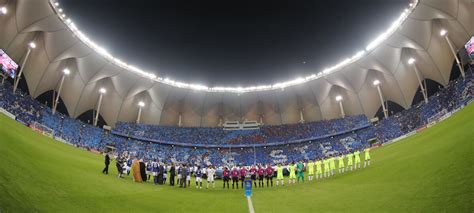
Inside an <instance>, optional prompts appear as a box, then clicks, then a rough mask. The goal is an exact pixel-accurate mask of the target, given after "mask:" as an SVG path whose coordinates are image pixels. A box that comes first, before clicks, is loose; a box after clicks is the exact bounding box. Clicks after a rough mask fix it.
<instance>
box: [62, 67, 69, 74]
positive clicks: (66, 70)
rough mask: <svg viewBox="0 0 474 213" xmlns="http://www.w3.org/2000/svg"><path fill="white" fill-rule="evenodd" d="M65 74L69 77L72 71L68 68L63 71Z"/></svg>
mask: <svg viewBox="0 0 474 213" xmlns="http://www.w3.org/2000/svg"><path fill="white" fill-rule="evenodd" d="M63 73H64V75H69V74H70V73H71V71H70V70H69V69H68V68H66V69H63Z"/></svg>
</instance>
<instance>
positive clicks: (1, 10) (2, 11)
mask: <svg viewBox="0 0 474 213" xmlns="http://www.w3.org/2000/svg"><path fill="white" fill-rule="evenodd" d="M0 12H1V13H2V15H5V14H7V12H8V10H7V7H1V8H0Z"/></svg>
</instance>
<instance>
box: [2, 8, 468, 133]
mask: <svg viewBox="0 0 474 213" xmlns="http://www.w3.org/2000/svg"><path fill="white" fill-rule="evenodd" d="M0 5H6V6H7V7H8V13H7V14H6V15H3V16H0V33H1V36H0V48H2V49H4V50H5V51H6V52H7V53H8V54H9V55H10V56H11V57H12V58H13V59H14V60H15V61H17V62H18V63H20V61H21V60H22V59H23V57H24V56H25V53H26V51H27V44H28V43H29V42H30V41H32V40H34V41H35V43H36V45H37V48H36V49H34V50H33V51H32V52H31V55H30V58H29V60H28V61H27V63H26V65H25V67H24V71H23V73H24V77H25V79H26V81H27V83H28V89H29V91H30V93H31V95H32V96H33V97H37V96H39V95H41V94H43V93H44V92H47V91H50V90H57V89H58V88H57V86H58V81H59V80H60V78H61V76H62V70H63V69H64V68H66V67H67V68H68V69H69V70H71V75H69V76H68V77H67V78H66V80H65V84H64V87H63V89H62V91H61V98H62V100H63V101H64V104H65V105H66V107H67V110H68V112H69V114H70V116H71V117H74V118H76V117H78V116H79V115H81V114H82V113H84V112H86V111H88V110H90V109H93V108H94V106H95V104H96V102H97V98H98V95H99V93H98V90H99V88H101V87H104V88H106V89H107V94H106V95H105V96H104V99H103V108H102V110H101V113H100V114H101V115H102V117H103V118H104V119H105V120H106V122H107V123H108V124H110V125H112V126H113V125H114V124H115V123H116V122H117V121H129V122H132V121H135V120H136V116H137V112H138V106H137V103H138V102H139V101H144V102H145V103H146V107H145V108H143V112H142V113H143V114H142V116H143V117H142V119H141V120H142V122H144V123H149V124H160V125H176V124H177V123H178V117H179V114H181V115H182V116H181V117H182V122H183V125H184V126H202V127H207V126H217V124H218V123H219V118H220V117H221V116H222V118H223V119H224V120H244V119H248V120H260V119H259V117H260V115H262V116H263V121H264V123H265V124H285V123H296V122H298V121H299V119H300V113H299V112H300V111H303V114H304V118H305V120H306V121H316V120H321V119H331V118H337V117H340V111H339V108H338V105H337V102H336V100H335V97H336V96H337V95H341V96H342V97H343V105H344V109H345V112H346V115H355V114H365V115H367V117H369V118H370V117H373V116H374V114H375V113H376V111H377V110H378V109H379V108H380V106H381V104H380V101H379V97H378V94H377V90H376V89H375V87H374V86H373V84H372V82H373V80H375V79H378V80H380V81H381V89H382V92H383V95H384V98H385V99H387V100H390V101H393V102H395V103H397V104H399V105H400V106H402V107H404V108H409V107H410V105H411V102H412V100H413V97H414V96H415V93H416V91H417V89H418V82H417V80H416V76H415V73H414V71H413V67H411V66H409V65H408V64H407V63H406V62H407V60H408V59H409V58H411V57H414V58H416V60H417V64H416V65H417V67H418V69H419V71H420V72H421V75H422V78H427V79H431V80H433V81H436V82H438V83H440V84H441V85H447V83H448V81H449V76H450V71H451V67H452V65H453V61H454V57H453V55H452V53H451V52H450V49H449V46H448V44H447V42H446V41H445V40H444V38H443V37H441V36H440V35H439V32H440V30H441V29H446V30H447V31H448V32H449V37H450V39H451V40H452V42H453V44H454V46H455V47H456V48H457V49H460V48H462V46H463V45H464V44H465V42H466V41H467V40H469V38H470V37H471V35H473V34H474V15H473V14H474V3H472V1H470V0H420V2H419V4H418V5H417V7H416V8H415V9H414V11H413V12H412V13H411V14H410V15H409V17H408V18H407V20H406V21H405V22H404V23H403V25H402V26H401V27H400V28H399V29H397V30H396V32H395V33H394V34H392V35H391V36H390V37H389V38H388V39H387V40H385V41H383V42H382V43H381V44H380V45H379V46H377V47H376V48H375V49H374V50H373V51H371V52H368V53H367V54H366V56H364V57H363V58H362V59H360V60H358V61H357V62H355V63H352V64H350V65H348V66H346V67H344V68H342V69H341V70H340V71H337V72H333V73H330V74H328V75H326V76H324V77H323V78H318V79H316V80H313V81H310V82H306V83H304V84H300V85H296V86H290V87H287V88H285V89H284V90H280V89H278V90H268V91H257V92H247V93H242V94H236V93H229V92H206V91H195V90H191V89H184V88H178V87H174V86H170V85H167V84H163V83H160V82H157V81H153V80H150V79H148V78H145V77H143V76H140V75H138V74H136V73H133V72H130V71H128V70H125V69H123V68H121V67H118V66H116V65H115V64H113V63H111V62H110V61H108V60H107V59H105V58H104V57H103V56H102V55H100V54H99V53H97V52H95V51H94V50H92V49H91V48H89V47H88V46H87V45H85V44H84V43H83V42H82V41H81V40H79V39H78V38H77V37H75V36H74V35H73V33H72V32H71V31H70V30H69V29H68V28H67V26H66V25H65V24H64V23H63V22H62V21H61V20H60V19H59V18H58V16H57V14H56V13H55V12H54V10H53V9H52V8H51V6H50V5H49V1H48V0H9V1H7V0H0Z"/></svg>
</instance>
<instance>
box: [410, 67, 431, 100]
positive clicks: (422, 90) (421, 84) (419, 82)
mask: <svg viewBox="0 0 474 213" xmlns="http://www.w3.org/2000/svg"><path fill="white" fill-rule="evenodd" d="M408 64H409V65H413V70H415V74H416V79H418V84H419V85H420V88H421V93H422V94H423V99H424V100H425V103H428V94H427V92H426V88H425V86H424V85H423V83H422V81H421V78H420V72H419V71H418V67H417V66H416V60H415V59H414V58H410V59H408Z"/></svg>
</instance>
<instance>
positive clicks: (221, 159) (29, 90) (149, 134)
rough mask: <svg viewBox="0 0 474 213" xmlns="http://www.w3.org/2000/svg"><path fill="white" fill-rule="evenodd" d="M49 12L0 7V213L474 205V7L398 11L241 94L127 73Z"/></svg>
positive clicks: (64, 17)
mask: <svg viewBox="0 0 474 213" xmlns="http://www.w3.org/2000/svg"><path fill="white" fill-rule="evenodd" d="M63 1H64V2H61V1H58V0H0V61H1V64H0V66H1V67H0V73H1V75H0V78H1V79H0V80H1V82H0V83H1V84H0V112H1V113H0V162H1V164H0V165H1V166H0V212H251V213H253V212H472V211H474V183H473V180H474V171H473V164H474V156H473V154H472V153H473V151H474V147H473V144H474V131H473V128H474V120H473V118H474V105H472V104H471V103H472V102H473V97H474V73H473V72H474V36H473V35H474V2H473V1H471V0H400V1H394V2H397V3H396V4H398V5H399V6H400V7H401V8H402V11H398V10H397V11H396V14H397V17H396V19H395V21H394V22H393V23H391V24H389V25H388V26H385V27H384V31H383V32H382V33H381V34H378V36H376V37H375V38H374V39H373V40H371V41H370V42H369V43H367V44H365V43H364V45H363V46H362V47H363V48H361V49H360V51H356V52H354V53H355V54H353V55H346V59H344V60H341V61H339V62H337V61H336V62H337V63H334V64H329V62H327V61H324V60H323V62H324V63H325V65H324V66H325V67H326V68H324V69H320V70H319V69H313V68H314V67H312V68H308V69H307V70H309V71H305V72H304V74H302V75H296V77H295V78H286V80H282V81H280V80H278V81H277V80H275V81H273V79H279V78H273V77H274V76H271V75H272V72H267V73H263V74H261V75H262V76H264V78H267V77H268V79H270V82H269V81H268V79H267V80H265V79H262V80H260V79H253V80H255V81H251V82H252V83H247V84H246V83H241V82H239V81H240V78H238V79H237V80H236V81H237V82H234V81H233V80H232V79H233V77H230V76H232V75H233V74H235V72H234V71H232V72H230V71H229V72H225V71H222V72H220V74H218V73H217V72H214V71H213V72H211V76H212V75H215V76H218V75H223V76H227V77H228V78H230V82H231V83H227V82H229V81H222V82H217V83H216V82H212V83H209V84H204V83H195V82H200V80H196V81H193V80H192V79H199V76H201V75H200V73H199V71H197V70H198V69H196V71H195V72H191V71H187V72H185V75H188V77H189V78H188V79H191V80H189V81H185V80H178V79H175V78H172V77H169V76H173V72H171V71H169V72H166V71H165V70H158V71H155V70H151V69H141V68H139V67H141V66H138V65H141V64H138V65H132V64H130V63H133V59H127V60H125V58H123V57H121V56H118V55H116V51H108V50H107V49H106V48H105V47H104V46H102V45H101V44H100V42H99V41H96V40H94V39H92V38H91V37H88V36H96V35H95V34H94V33H90V34H89V33H86V32H85V31H81V30H83V29H82V28H80V27H78V24H77V23H76V22H74V20H75V17H73V16H69V14H68V13H67V12H68V10H72V11H74V8H76V10H77V8H78V7H79V6H77V5H76V6H77V7H72V6H69V7H68V6H67V5H68V4H73V3H75V4H80V3H79V1H70V2H68V1H67V0H63ZM364 1H365V0H364ZM87 2H88V3H87V4H89V6H90V5H92V4H93V3H91V2H93V1H87ZM97 2H101V1H97ZM104 2H107V3H105V4H109V5H112V4H117V2H114V1H104ZM144 2H148V1H143V2H141V1H137V4H143V5H144V7H155V6H157V5H152V3H150V2H148V3H144ZM158 2H160V1H158ZM361 2H362V1H361ZM371 2H372V1H371ZM373 2H376V1H373ZM387 2H388V1H387ZM83 4H84V3H83ZM97 4H100V3H97ZM128 4H133V2H128ZM177 4H178V3H177ZM212 4H214V3H212ZM275 4H278V3H275ZM319 4H320V3H318V5H319ZM321 4H325V3H321ZM354 4H358V3H354ZM374 4H375V3H374ZM379 4H388V3H379ZM394 4H395V3H394ZM160 5H161V6H162V7H164V8H167V10H169V11H168V12H170V11H171V12H170V14H175V13H178V12H176V11H173V10H171V9H169V8H171V7H170V6H169V5H165V4H161V3H160V4H159V5H158V6H160ZM195 6H196V5H194V4H193V5H192V6H189V7H190V8H195ZM247 6H248V7H252V6H251V5H250V6H249V5H247ZM287 6H288V5H287ZM287 6H285V7H287ZM319 6H321V5H319ZM95 7H100V6H97V5H96V6H95ZM229 7H233V6H229ZM288 7H290V6H288ZM328 7H329V6H328ZM350 7H353V8H354V10H359V9H360V8H364V7H366V6H359V7H356V6H350ZM111 8H115V7H111ZM117 8H118V7H117ZM126 8H128V6H126ZM130 8H132V9H130V10H133V7H130ZM265 8H267V6H265ZM270 8H273V7H270ZM387 8H388V9H387V11H392V12H393V10H394V9H393V8H392V9H391V6H388V7H387ZM375 9H380V10H382V9H381V8H375ZM127 10H128V9H127ZM323 10H325V9H323ZM328 10H329V9H328ZM319 11H321V10H319ZM361 11H362V12H363V13H365V12H366V11H365V10H362V9H361ZM155 12H156V11H155ZM160 12H161V10H160ZM84 13H86V14H88V13H87V12H86V11H84ZM104 13H105V12H104ZM119 13H121V12H119ZM131 13H132V12H131ZM144 13H145V12H144ZM223 13H225V12H222V11H221V13H220V14H221V15H222V14H223ZM311 13H315V12H314V11H313V12H311ZM78 14H80V12H79V13H78ZM258 14H260V15H261V12H258ZM282 14H283V12H281V11H280V13H279V15H280V16H284V15H282ZM76 15H77V14H76ZM132 15H133V16H136V14H135V13H132ZM194 15H195V14H194ZM277 15H278V14H277ZM292 15H295V14H292ZM202 16H205V15H202ZM223 16H224V15H223ZM230 16H233V14H231V15H230ZM190 17H191V18H193V19H194V18H195V19H199V18H200V16H195V17H193V16H190ZM209 17H212V16H211V15H209ZM242 17H243V16H242ZM242 17H236V19H241V18H242ZM335 17H336V16H335ZM212 18H213V19H214V17H212ZM329 18H331V19H332V18H333V17H329ZM356 18H357V17H353V19H356ZM369 18H370V17H369ZM92 19H94V18H92ZM113 19H115V18H112V19H111V20H113ZM223 19H225V18H223ZM152 21H153V22H154V21H156V22H158V18H156V20H152ZM161 21H162V22H163V23H168V22H169V23H172V24H179V23H178V21H176V20H175V21H176V22H172V21H170V20H161ZM234 21H235V20H234ZM98 22H99V21H98ZM310 22H315V21H310ZM84 23H85V22H82V25H81V26H82V27H84V28H86V29H87V26H84ZM235 23H237V22H235ZM255 23H256V26H257V27H258V28H261V27H262V26H261V25H260V20H255ZM331 23H336V22H331ZM128 24H130V25H128ZM128 24H127V23H126V21H124V23H123V26H121V27H122V28H127V27H130V26H132V25H134V26H138V28H141V27H143V28H146V27H147V26H148V25H149V23H148V22H147V24H146V23H145V22H144V23H143V24H140V23H135V22H133V21H130V23H128ZM188 24H189V23H188ZM170 25H171V24H170ZM191 25H197V24H196V23H194V22H193V23H191ZM228 25H231V24H228ZM269 25H271V24H269ZM201 27H202V26H201ZM367 27H371V26H367ZM112 28H114V26H103V27H101V29H102V30H106V31H107V30H109V29H112ZM204 28H205V27H204ZM219 29H220V28H219ZM285 29H286V28H285ZM135 30H136V29H135ZM169 30H170V31H171V29H169ZM217 30H218V29H217ZM330 30H331V29H328V31H330ZM88 32H91V31H88ZM134 33H135V34H138V35H140V32H137V31H135V32H134ZM244 33H248V32H244ZM319 33H322V34H324V31H320V32H319ZM354 34H356V33H355V32H354ZM125 36H126V35H125ZM254 36H255V37H259V36H260V35H259V34H258V33H255V34H254ZM197 37H199V36H194V38H193V39H197ZM216 37H217V36H216ZM321 38H323V37H321ZM329 38H331V36H329ZM110 39H111V40H113V38H112V37H111V38H110ZM275 39H276V38H275ZM314 39H318V38H314ZM334 39H336V37H334ZM144 40H145V39H144ZM211 40H212V41H213V42H214V41H216V42H220V40H219V39H218V38H212V39H211ZM134 42H135V41H134ZM288 42H289V41H288ZM323 42H325V41H323ZM348 42H351V43H357V44H358V45H359V44H360V43H363V41H356V40H354V39H352V40H351V41H348ZM130 43H131V44H123V45H132V46H133V45H140V44H138V43H133V42H132V41H130ZM277 43H278V42H274V43H272V42H269V43H267V44H266V45H270V46H272V45H273V44H275V45H277ZM108 44H109V45H111V44H113V45H114V46H115V45H118V46H119V45H120V43H113V42H112V43H111V42H108ZM142 45H143V44H142ZM236 46H242V45H241V44H240V43H239V44H238V45H236ZM248 46H252V45H250V44H249V45H244V47H242V48H244V49H245V48H249V47H248ZM127 47H128V46H127ZM142 47H143V46H140V47H139V49H140V48H142ZM209 48H215V50H217V51H222V52H225V51H227V49H225V48H223V47H221V46H220V45H215V47H209ZM321 48H323V47H321ZM165 49H166V48H165ZM186 50H189V49H182V51H181V52H179V51H178V53H179V54H178V55H180V54H188V53H184V52H186ZM252 50H254V49H252ZM163 51H165V53H166V51H168V50H163ZM236 51H237V50H236ZM239 51H240V50H238V51H237V52H239ZM301 51H303V50H301ZM170 54H174V53H171V52H170ZM222 54H225V53H222ZM245 54H247V53H245ZM248 54H249V55H248V57H249V58H255V57H258V55H259V54H260V53H254V54H251V53H248ZM289 54H297V53H289ZM328 54H329V55H330V53H328ZM339 54H340V53H339ZM198 55H199V54H197V55H196V56H195V57H197V59H198V60H201V59H202V58H201V57H209V55H206V54H203V55H204V56H198ZM227 56H228V55H227ZM153 57H155V56H153ZM153 57H152V58H153ZM163 57H164V56H163ZM242 57H243V56H242ZM264 57H266V56H263V55H262V58H264ZM274 57H275V58H274ZM274 57H269V58H268V59H269V60H274V61H278V62H275V64H276V65H277V66H281V64H279V63H283V61H284V59H282V58H278V57H279V56H274ZM285 57H286V55H285V56H283V58H285ZM145 58H146V57H145ZM156 58H157V59H156V60H158V61H159V56H156ZM165 58H166V57H165ZM147 60H148V58H147ZM262 60H263V61H265V59H262ZM192 61H193V60H191V59H190V62H189V63H190V64H191V65H193V62H192ZM229 61H232V60H229ZM257 61H258V60H257ZM150 63H152V62H150ZM222 63H223V62H222ZM229 63H230V62H229ZM255 63H257V62H255ZM265 63H267V62H265ZM299 63H300V62H299ZM311 63H313V62H312V61H311V60H310V59H307V58H306V59H304V61H303V62H302V63H300V64H299V66H301V67H309V66H311ZM217 64H218V63H217V62H216V63H211V65H212V66H218V65H217ZM227 65H228V64H226V66H227ZM260 65H261V64H259V65H258V66H256V67H258V69H260V68H261V66H260ZM142 66H146V65H142ZM163 66H164V65H163ZM196 66H199V65H196ZM235 66H238V65H235ZM262 66H263V65H262ZM268 66H270V65H268ZM285 69H286V68H285ZM250 72H258V71H253V70H252V71H250ZM262 72H263V71H262ZM284 72H287V73H289V71H288V70H286V71H284ZM176 73H178V71H176ZM274 73H275V75H279V74H278V73H277V71H274ZM238 74H239V76H244V77H246V76H247V75H248V74H249V73H248V72H247V73H245V72H244V71H242V73H238ZM177 75H178V74H177ZM290 75H292V74H290ZM196 76H197V77H196ZM256 76H257V75H256ZM282 76H285V75H282ZM209 78H210V77H209ZM255 78H257V77H255ZM242 81H243V80H242ZM245 82H247V81H245ZM254 82H257V83H255V84H254Z"/></svg>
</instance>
